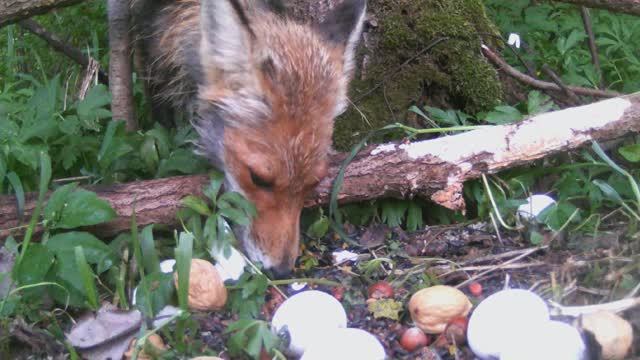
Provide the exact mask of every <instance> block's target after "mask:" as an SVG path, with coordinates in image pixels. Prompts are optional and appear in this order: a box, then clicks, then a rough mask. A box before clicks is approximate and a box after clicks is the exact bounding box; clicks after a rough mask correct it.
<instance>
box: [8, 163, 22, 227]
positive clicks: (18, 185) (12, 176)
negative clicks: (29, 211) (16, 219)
mask: <svg viewBox="0 0 640 360" xmlns="http://www.w3.org/2000/svg"><path fill="white" fill-rule="evenodd" d="M7 180H9V184H11V187H13V192H14V193H15V195H16V201H17V202H18V215H20V216H22V215H24V201H25V198H24V188H23V187H22V181H20V177H19V176H18V174H16V173H15V172H13V171H12V172H10V173H8V174H7Z"/></svg>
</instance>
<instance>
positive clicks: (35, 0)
mask: <svg viewBox="0 0 640 360" xmlns="http://www.w3.org/2000/svg"><path fill="white" fill-rule="evenodd" d="M81 1H84V0H2V1H0V27H3V26H5V25H7V24H11V23H14V22H17V21H20V20H22V19H26V18H30V17H32V16H35V15H40V14H44V13H46V12H49V11H51V10H52V9H55V8H61V7H64V6H70V5H75V4H77V3H79V2H81Z"/></svg>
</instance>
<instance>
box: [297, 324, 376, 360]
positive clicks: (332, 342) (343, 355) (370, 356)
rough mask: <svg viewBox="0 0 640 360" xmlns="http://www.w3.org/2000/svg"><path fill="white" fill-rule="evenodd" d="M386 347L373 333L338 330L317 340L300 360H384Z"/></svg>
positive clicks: (358, 330)
mask: <svg viewBox="0 0 640 360" xmlns="http://www.w3.org/2000/svg"><path fill="white" fill-rule="evenodd" d="M386 356H387V355H386V353H385V351H384V347H383V346H382V344H381V343H380V341H379V340H378V339H377V338H376V337H375V336H373V335H372V334H371V333H369V332H366V331H364V330H361V329H353V328H345V329H336V330H334V331H331V332H329V333H327V334H326V335H325V336H324V337H322V338H318V339H316V342H315V343H313V344H312V345H310V346H309V348H308V349H307V351H305V352H304V354H303V355H302V357H301V358H300V360H328V359H331V360H353V359H358V360H384V359H386Z"/></svg>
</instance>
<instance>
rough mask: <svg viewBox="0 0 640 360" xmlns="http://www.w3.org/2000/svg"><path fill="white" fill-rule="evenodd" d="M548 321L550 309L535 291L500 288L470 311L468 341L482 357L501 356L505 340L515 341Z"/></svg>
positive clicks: (477, 354)
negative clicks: (500, 289)
mask: <svg viewBox="0 0 640 360" xmlns="http://www.w3.org/2000/svg"><path fill="white" fill-rule="evenodd" d="M547 321H549V309H548V308H547V304H546V303H545V301H544V300H542V298H541V297H540V296H538V295H537V294H535V293H534V292H531V291H528V290H522V289H507V290H502V291H499V292H497V293H495V294H492V295H491V296H489V297H487V298H486V299H485V300H484V301H482V302H481V303H480V304H478V306H477V307H476V309H475V310H474V311H473V313H472V314H471V317H470V318H469V325H468V327H467V342H468V343H469V347H470V348H471V350H472V351H473V353H474V354H476V356H477V357H479V358H480V359H483V360H489V359H495V358H498V357H499V356H500V351H501V349H502V347H503V346H504V344H506V343H510V342H512V341H515V340H516V339H517V338H518V337H522V336H525V337H526V336H527V334H528V333H529V332H530V331H532V330H531V329H535V328H537V327H539V326H540V324H541V323H544V322H547Z"/></svg>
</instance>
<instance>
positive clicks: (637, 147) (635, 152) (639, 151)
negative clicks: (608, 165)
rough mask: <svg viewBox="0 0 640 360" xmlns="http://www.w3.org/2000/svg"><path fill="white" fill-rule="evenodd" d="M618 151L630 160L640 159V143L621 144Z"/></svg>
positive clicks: (636, 160)
mask: <svg viewBox="0 0 640 360" xmlns="http://www.w3.org/2000/svg"><path fill="white" fill-rule="evenodd" d="M618 152H619V153H620V155H622V157H624V158H625V160H627V161H630V162H639V161H640V144H632V145H626V146H621V147H620V148H619V149H618Z"/></svg>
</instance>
